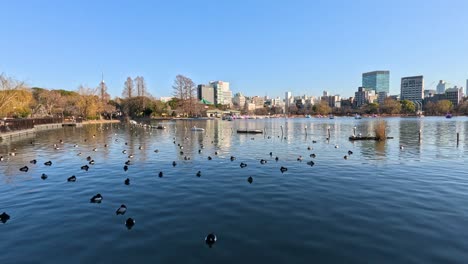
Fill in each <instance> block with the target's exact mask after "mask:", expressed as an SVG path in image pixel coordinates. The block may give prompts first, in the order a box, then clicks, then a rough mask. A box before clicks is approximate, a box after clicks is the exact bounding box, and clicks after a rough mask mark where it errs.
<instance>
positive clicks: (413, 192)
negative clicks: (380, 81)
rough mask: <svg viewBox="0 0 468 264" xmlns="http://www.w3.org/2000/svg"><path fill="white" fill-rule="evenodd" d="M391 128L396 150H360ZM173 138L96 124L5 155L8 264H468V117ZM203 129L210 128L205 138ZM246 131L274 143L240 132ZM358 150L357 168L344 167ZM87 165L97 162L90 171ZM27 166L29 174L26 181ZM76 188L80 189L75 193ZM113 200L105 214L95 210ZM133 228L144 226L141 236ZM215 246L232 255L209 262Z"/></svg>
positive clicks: (52, 134)
mask: <svg viewBox="0 0 468 264" xmlns="http://www.w3.org/2000/svg"><path fill="white" fill-rule="evenodd" d="M380 120H384V121H385V122H386V126H387V127H388V130H387V134H388V136H391V137H394V138H393V139H389V140H387V141H386V142H374V141H357V142H351V141H349V140H348V137H349V136H350V135H352V133H353V127H356V133H361V134H362V135H367V134H373V129H374V127H375V126H376V124H377V122H379V121H380ZM164 125H165V126H166V127H167V128H166V129H165V130H156V129H152V130H151V129H144V128H141V127H135V128H131V127H129V126H125V125H122V124H112V125H111V124H105V125H87V126H85V127H83V128H64V129H59V130H52V131H44V132H39V133H37V134H36V135H35V136H34V137H31V138H25V139H21V140H15V141H12V142H2V143H1V144H0V155H3V156H4V157H5V160H4V161H1V162H0V194H1V199H0V213H2V212H3V211H5V212H7V213H8V214H9V215H10V216H11V218H10V220H8V221H7V222H6V223H4V224H2V223H0V237H1V239H0V248H1V254H0V263H467V261H468V228H467V226H468V173H467V165H466V162H467V151H468V144H467V138H468V119H467V118H464V117H455V118H452V119H445V118H431V117H424V118H386V119H376V118H364V119H361V120H356V119H354V118H344V117H341V118H340V117H337V118H335V119H333V120H331V119H316V118H311V119H263V120H236V121H233V122H229V121H222V120H212V121H171V122H166V123H164ZM193 125H196V126H198V127H202V128H205V129H206V130H205V132H198V131H197V132H193V131H190V127H192V126H193ZM328 127H330V135H331V137H330V140H329V141H327V140H326V138H327V129H328ZM238 128H240V129H245V128H248V129H261V130H264V131H265V132H266V133H265V134H263V135H261V134H260V135H245V134H237V133H236V130H237V129H238ZM420 130H421V131H422V132H421V135H422V138H421V141H419V139H418V133H419V131H420ZM306 132H307V135H306ZM457 132H458V133H460V142H459V145H458V146H457V141H456V137H457V136H456V133H457ZM61 139H62V140H63V144H60V140H61ZM174 141H175V143H174ZM313 141H316V143H313ZM126 143H127V144H126ZM54 144H58V147H59V149H54V146H53V145H54ZM75 144H77V145H78V146H77V147H74V145H75ZM105 144H107V145H108V146H107V147H106V146H105ZM179 144H180V145H181V146H183V149H180V147H179V146H178V145H179ZM400 145H402V146H403V149H400ZM202 146H203V147H204V148H203V149H202ZM309 146H310V147H311V150H308V147H309ZM93 148H96V151H93ZM156 149H157V150H159V152H157V153H156V152H155V150H156ZM200 149H201V150H202V152H201V153H199V150H200ZM123 150H126V151H127V153H126V154H123V153H122V151H123ZM348 150H351V151H352V152H353V154H352V155H350V156H349V158H348V159H344V156H345V155H348ZM180 151H183V154H181V153H180ZM11 152H15V153H17V154H16V155H15V156H8V153H11ZM215 152H217V153H218V154H217V155H215ZM270 152H272V156H270V154H269V153H270ZM78 153H82V155H77V154H78ZM312 153H314V154H316V157H315V158H311V157H310V154H312ZM129 154H133V155H134V157H133V158H128V155H129ZM87 156H91V157H92V159H94V160H95V164H94V165H89V166H90V169H89V171H84V170H81V169H80V167H81V166H83V165H85V164H88V161H87V160H86V157H87ZM208 156H211V157H212V160H208ZM231 156H234V157H236V159H235V160H234V161H231V159H230V157H231ZM299 156H302V157H303V160H302V162H301V161H298V160H297V159H298V157H299ZM184 157H187V160H185V159H184ZM275 157H278V159H279V160H278V161H275ZM188 158H190V159H188ZM32 159H37V161H38V162H37V164H36V165H33V164H30V163H29V161H30V160H32ZM129 159H130V160H131V165H129V166H128V167H129V169H128V171H124V169H123V166H124V165H125V162H126V161H127V160H129ZM261 159H265V160H267V163H266V164H260V160H261ZM49 160H50V161H52V166H45V165H44V162H46V161H49ZM311 160H313V161H314V162H315V165H314V166H310V165H308V164H307V162H308V161H311ZM173 161H176V163H177V165H176V166H175V167H174V166H173V165H172V163H173ZM241 162H244V163H246V164H247V167H245V168H241V167H240V166H239V165H240V163H241ZM25 165H27V166H28V167H29V171H28V172H21V171H19V168H20V167H22V166H25ZM281 166H284V167H287V169H288V170H287V171H286V172H284V173H282V172H281V171H280V167H281ZM160 171H162V172H163V177H162V178H160V177H158V173H159V172H160ZM198 171H201V177H197V176H196V173H197V172H198ZM42 173H45V174H47V175H48V178H47V179H46V180H42V179H41V174H42ZM72 175H75V176H76V178H77V181H76V182H67V178H68V177H70V176H72ZM249 176H251V177H252V178H253V182H252V183H251V184H250V183H249V182H248V181H247V179H248V177H249ZM126 178H129V179H130V185H125V184H124V180H125V179H126ZM97 193H100V194H102V196H103V197H104V199H103V201H102V203H90V198H91V197H92V196H93V195H95V194H97ZM121 204H125V205H126V206H127V208H128V209H127V212H126V214H125V215H123V216H122V215H116V213H115V211H116V210H117V208H119V206H120V205H121ZM129 217H131V218H133V219H135V221H136V224H135V226H134V227H133V228H132V229H131V230H128V229H127V228H126V226H125V220H126V219H127V218H129ZM211 232H213V233H215V234H216V235H217V242H216V244H214V245H213V247H211V248H209V247H208V246H207V245H206V244H205V236H206V235H207V234H209V233H211Z"/></svg>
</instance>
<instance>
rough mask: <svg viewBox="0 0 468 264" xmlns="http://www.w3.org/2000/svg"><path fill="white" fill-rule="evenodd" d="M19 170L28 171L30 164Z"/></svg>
mask: <svg viewBox="0 0 468 264" xmlns="http://www.w3.org/2000/svg"><path fill="white" fill-rule="evenodd" d="M19 170H20V171H24V172H28V170H29V168H28V166H24V167H21V168H20V169H19Z"/></svg>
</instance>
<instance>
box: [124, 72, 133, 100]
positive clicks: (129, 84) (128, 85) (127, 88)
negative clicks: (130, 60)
mask: <svg viewBox="0 0 468 264" xmlns="http://www.w3.org/2000/svg"><path fill="white" fill-rule="evenodd" d="M134 89H135V88H134V85H133V80H132V78H130V77H127V80H126V81H125V83H124V90H123V93H122V95H123V97H126V98H132V97H133V92H134Z"/></svg>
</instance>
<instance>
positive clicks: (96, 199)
mask: <svg viewBox="0 0 468 264" xmlns="http://www.w3.org/2000/svg"><path fill="white" fill-rule="evenodd" d="M94 137H96V136H95V135H93V138H94ZM269 138H270V137H269ZM185 139H188V138H185ZM252 139H254V138H252ZM327 140H328V138H327ZM118 141H119V140H118V139H115V142H118ZM85 142H86V139H85ZM173 143H174V144H177V142H176V140H175V138H174V141H173ZM211 143H213V141H212V142H211ZM312 143H317V141H312ZM31 144H33V142H31ZM62 144H64V141H63V140H59V143H58V144H54V145H53V148H54V149H55V150H58V149H60V146H61V145H62ZM125 145H128V144H127V142H125ZM177 146H178V148H179V150H180V152H179V154H180V155H184V152H183V146H182V145H181V144H180V143H179V144H177ZM73 147H75V148H77V147H78V145H77V144H74V145H73ZM104 147H108V145H107V144H105V145H104ZM203 148H204V146H203V145H201V149H199V150H198V153H202V149H203ZM335 148H339V146H338V145H335ZM401 148H402V147H401ZM138 149H139V150H143V147H142V146H140V147H138ZM307 150H309V151H310V150H312V147H310V146H308V147H307ZM92 151H94V152H96V151H97V148H93V149H92ZM154 152H155V153H158V152H159V150H158V149H156V150H154ZM122 154H125V155H126V154H127V150H122ZM352 154H353V152H352V151H351V150H349V151H348V152H347V155H345V156H344V159H348V157H349V156H351V155H352ZM8 155H9V156H16V155H17V153H16V152H11V153H9V154H8ZM77 155H78V156H81V155H82V153H81V152H80V153H78V154H77ZM214 155H215V156H216V155H218V152H217V151H215V152H214ZM269 155H270V158H272V157H273V152H270V153H269ZM133 157H134V155H133V154H129V155H128V156H127V158H128V160H127V161H126V162H125V165H124V166H123V170H124V171H128V169H129V165H131V164H132V163H131V160H130V159H131V158H133ZM309 157H310V158H312V159H314V158H316V157H317V155H316V154H315V153H311V154H310V155H309ZM207 159H208V160H212V159H213V158H212V157H211V156H208V157H207ZM4 160H5V157H4V156H0V161H4ZM184 160H190V157H187V156H184ZM230 160H231V161H235V160H236V157H235V156H231V157H230ZM274 160H275V161H276V162H278V161H279V157H277V156H276V157H275V158H274ZM86 161H87V162H88V164H85V165H83V166H81V170H85V171H88V170H89V169H90V166H89V165H93V164H94V163H95V161H94V160H93V159H92V157H91V156H88V157H86ZM297 161H299V162H302V161H303V157H302V156H298V157H297ZM37 162H38V161H37V160H36V159H33V160H31V161H30V162H29V163H30V164H32V165H35V164H36V163H37ZM267 162H268V161H267V160H266V159H261V160H260V164H266V163H267ZM52 164H53V163H52V161H50V160H49V161H46V162H44V165H45V166H52ZM307 165H310V166H314V165H315V163H314V161H313V160H309V161H307ZM172 166H173V167H175V166H177V162H176V161H173V162H172ZM245 167H247V164H246V163H244V162H241V163H240V168H245ZM19 170H20V171H21V172H28V171H29V167H28V166H23V167H21V168H19ZM279 170H280V171H281V173H285V172H286V171H288V168H287V167H284V166H281V167H280V168H279ZM201 175H202V172H201V171H198V172H197V173H196V176H197V177H201ZM158 176H159V177H160V178H161V177H163V176H164V173H163V172H162V171H160V172H159V173H158ZM47 178H48V176H47V175H46V174H45V173H42V175H41V179H42V180H46V179H47ZM76 180H77V177H76V176H75V175H72V176H70V177H68V178H67V181H68V182H76ZM253 181H254V179H253V177H252V176H249V177H248V178H247V182H248V183H249V184H252V183H253ZM124 184H125V185H129V184H130V179H129V178H126V179H125V180H124ZM103 199H104V197H103V196H102V195H101V194H100V193H97V194H96V195H94V196H93V197H91V198H90V202H91V203H101V202H102V201H103ZM126 212H127V206H126V205H125V204H122V205H120V207H119V208H118V209H117V210H116V212H115V213H116V215H124V214H125V213H126ZM10 218H11V217H10V215H8V214H7V213H6V212H3V213H2V214H1V215H0V221H1V222H2V223H4V224H5V223H6V222H7V221H9V220H10ZM134 225H135V220H134V219H133V218H131V217H129V218H127V220H126V221H125V226H126V227H127V228H128V229H129V230H130V229H132V227H133V226H134ZM216 241H217V237H216V235H215V234H214V233H209V234H208V235H207V236H206V237H205V242H206V244H207V245H208V246H209V247H211V246H212V245H214V244H215V242H216Z"/></svg>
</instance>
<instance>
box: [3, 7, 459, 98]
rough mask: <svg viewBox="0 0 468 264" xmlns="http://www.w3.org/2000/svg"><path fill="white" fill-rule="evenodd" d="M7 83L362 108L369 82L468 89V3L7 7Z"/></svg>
mask: <svg viewBox="0 0 468 264" xmlns="http://www.w3.org/2000/svg"><path fill="white" fill-rule="evenodd" d="M0 10H1V12H0V29H1V31H0V32H1V40H0V73H2V72H3V73H5V74H7V75H8V76H12V77H14V78H16V79H20V80H24V81H26V82H27V83H28V84H29V85H30V86H38V87H44V88H49V89H67V90H75V89H77V87H78V86H79V85H80V84H84V85H88V86H92V87H96V86H97V85H98V83H99V81H100V79H101V72H104V79H105V81H106V83H107V85H108V87H109V92H110V94H111V95H112V96H120V95H121V93H122V88H123V83H124V81H125V79H126V77H127V76H132V77H136V76H137V75H141V76H144V77H145V80H146V82H147V85H148V90H149V92H150V93H151V94H152V95H153V96H157V97H160V96H170V95H171V94H172V88H171V86H172V83H173V80H174V78H175V76H176V75H177V74H183V75H185V76H188V77H190V78H192V79H193V80H194V82H195V83H197V84H200V83H207V82H209V81H211V80H224V81H229V82H230V83H231V90H233V92H234V93H235V92H242V93H244V94H245V95H260V96H264V95H268V96H281V97H284V92H285V91H291V92H292V93H293V95H302V94H308V95H316V96H318V95H321V94H322V91H324V90H327V91H329V92H330V93H332V94H340V95H341V96H346V97H347V96H353V95H354V92H355V91H356V90H357V87H358V86H360V85H361V76H362V73H363V72H367V71H373V70H390V93H391V94H398V93H399V90H400V89H399V86H400V78H401V77H404V76H413V75H420V74H422V75H424V78H425V83H426V89H431V88H432V89H435V86H436V83H437V82H438V80H440V79H444V80H447V81H448V82H449V83H450V84H452V85H458V86H463V87H465V84H466V79H468V1H467V0H447V1H441V0H392V1H375V0H341V1H340V0H330V1H325V0H323V1H322V0H316V1H305V0H304V1H296V0H287V1H282V0H281V1H280V0H278V1H275V0H226V1H220V0H185V1H183V0H166V1H157V0H153V1H150V0H148V1H117V0H112V1H111V0H109V1H104V0H100V1H96V0H80V1H63V0H60V1H59V0H57V1H48V0H40V1H39V0H23V1H13V0H0Z"/></svg>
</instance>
